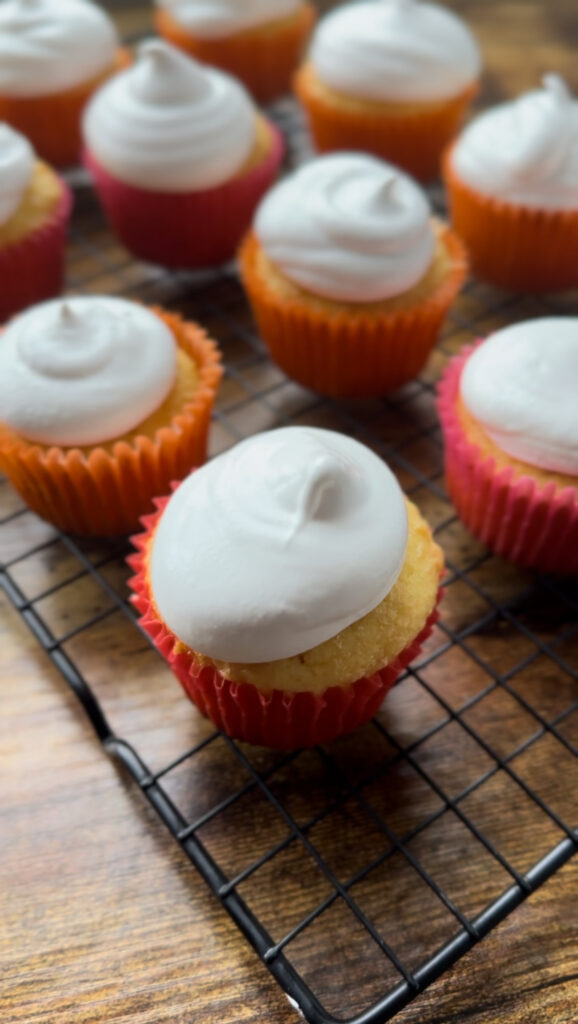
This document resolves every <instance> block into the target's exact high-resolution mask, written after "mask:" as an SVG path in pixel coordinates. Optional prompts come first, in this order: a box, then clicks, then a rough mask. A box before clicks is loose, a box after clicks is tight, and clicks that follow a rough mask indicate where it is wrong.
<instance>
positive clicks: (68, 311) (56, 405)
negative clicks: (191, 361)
mask: <svg viewBox="0 0 578 1024" xmlns="http://www.w3.org/2000/svg"><path fill="white" fill-rule="evenodd" d="M175 374H176V346H175V341H174V338H173V335H172V333H171V331H170V330H169V329H168V327H166V326H165V324H164V323H163V322H162V320H160V319H159V317H158V316H155V314H154V313H152V312H150V311H149V310H148V309H145V308H144V307H143V306H139V305H137V304H136V303H134V302H127V301H126V300H124V299H115V298H109V297H101V296H98V297H96V296H95V297H82V298H72V299H67V300H65V301H64V300H61V299H56V300H54V301H51V302H44V303H41V304H40V305H39V306H34V307H33V308H32V309H30V310H28V311H27V312H25V313H22V314H21V315H20V316H17V317H16V318H15V319H14V320H12V321H11V322H10V323H9V324H8V326H7V327H6V330H5V331H4V332H3V334H2V344H1V345H0V420H1V421H2V422H4V423H6V424H7V425H8V426H9V427H11V428H12V429H13V430H15V431H16V432H17V433H18V434H20V435H21V436H22V437H24V438H26V439H27V440H29V441H39V442H40V443H41V444H45V445H51V444H54V445H65V446H68V445H93V444H100V443H103V442H105V441H109V440H111V439H113V438H115V437H120V436H121V435H122V434H124V433H127V432H128V431H130V430H133V429H134V428H135V427H136V426H138V424H139V423H141V422H142V421H143V420H144V419H146V417H147V416H150V414H151V413H153V412H155V410H156V409H158V408H159V406H160V405H162V403H163V401H164V399H165V398H166V396H167V395H168V393H169V391H170V390H171V387H172V386H173V383H174V379H175Z"/></svg>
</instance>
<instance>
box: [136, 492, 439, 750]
mask: <svg viewBox="0 0 578 1024" xmlns="http://www.w3.org/2000/svg"><path fill="white" fill-rule="evenodd" d="M168 500H169V499H168V498H161V499H159V500H157V501H156V502H155V504H156V505H157V508H158V512H156V513H154V514H153V515H150V516H145V517H144V518H143V520H142V522H143V525H144V526H145V532H144V533H142V534H139V535H137V536H136V537H133V538H132V542H133V544H134V546H135V547H136V548H137V553H136V554H134V555H131V556H129V558H128V562H129V565H130V566H131V568H132V569H133V570H134V571H135V576H134V577H133V578H132V579H131V580H130V586H131V587H132V589H133V590H134V596H133V599H132V600H133V603H134V605H135V607H136V608H137V609H138V611H139V612H140V615H141V618H140V625H141V627H142V628H143V629H144V630H145V632H146V633H147V634H148V635H149V636H150V637H151V639H152V640H153V642H154V645H155V647H156V648H157V650H158V651H159V652H160V654H161V655H162V656H163V658H165V660H166V661H167V662H168V664H169V666H170V668H171V669H172V671H173V672H174V674H175V675H176V677H177V679H178V680H179V682H180V683H181V685H182V686H183V689H184V690H185V692H186V694H187V696H188V697H189V698H190V699H191V700H192V701H193V703H194V704H196V706H197V708H198V709H199V711H200V712H201V713H202V714H203V715H205V716H206V717H207V718H209V719H210V720H211V721H212V722H213V723H214V724H215V725H216V726H217V728H218V729H221V730H222V731H223V732H224V733H226V734H227V735H228V736H230V737H231V738H232V739H237V740H243V741H244V742H246V743H253V744H256V745H258V746H264V747H272V748H274V749H277V750H295V749H298V748H300V747H313V746H316V745H317V744H318V743H328V742H330V741H331V740H334V739H337V737H338V736H343V735H345V734H346V733H349V732H352V731H353V730H354V729H356V728H357V727H358V726H359V725H362V724H363V723H364V722H368V721H369V720H370V719H371V718H373V716H374V715H375V714H376V712H377V711H378V709H379V707H380V705H381V703H382V702H383V699H384V697H385V696H386V694H387V692H388V691H389V690H390V689H391V687H392V686H393V684H394V683H395V680H396V679H397V677H398V676H399V674H400V672H402V671H403V669H404V668H406V666H407V665H409V663H410V662H411V661H413V659H414V658H416V657H417V655H418V654H419V652H420V650H421V646H422V644H423V643H424V641H425V640H426V639H427V638H428V636H429V635H430V633H431V631H432V629H433V626H434V625H435V623H436V621H437V620H438V618H439V612H438V605H439V601H440V599H441V596H442V593H443V591H442V589H441V588H440V590H439V591H438V595H437V600H436V605H435V607H434V609H433V611H432V612H431V614H430V615H429V617H428V619H427V620H426V622H425V624H424V626H423V629H422V630H421V631H420V633H419V634H418V635H417V636H416V637H415V639H414V640H413V641H412V643H411V644H409V645H408V646H407V647H406V648H405V649H404V650H403V651H401V652H400V654H398V656H397V658H395V660H394V661H392V662H391V663H390V664H389V665H386V667H385V668H383V669H381V670H380V671H379V672H376V673H375V674H374V675H372V676H368V677H364V678H362V679H358V680H357V681H356V682H354V683H352V684H351V685H350V686H346V687H342V686H332V687H329V688H328V689H327V690H325V691H324V692H323V693H321V694H314V693H306V692H304V693H288V692H284V691H282V690H273V691H272V692H271V693H262V692H261V691H260V690H259V689H258V688H257V687H256V686H253V685H252V684H250V683H235V682H231V680H229V679H226V678H225V677H224V676H222V675H221V674H220V673H219V672H218V671H217V670H216V669H215V668H214V667H212V666H205V667H202V666H200V665H199V664H198V663H197V662H196V660H195V658H194V655H193V654H192V653H191V652H190V651H189V650H188V649H186V650H183V645H182V644H181V643H180V642H179V640H178V638H177V637H176V635H175V634H174V633H173V632H172V631H171V630H170V629H168V627H167V626H166V625H165V624H164V622H162V620H161V619H160V618H159V617H158V615H157V613H156V610H155V608H154V605H153V602H152V599H151V596H150V589H149V584H148V578H147V564H146V549H147V547H148V545H149V542H150V538H151V536H152V535H153V534H154V530H155V528H156V525H157V522H158V520H159V518H160V516H161V514H162V512H163V510H164V508H165V506H166V504H167V502H168Z"/></svg>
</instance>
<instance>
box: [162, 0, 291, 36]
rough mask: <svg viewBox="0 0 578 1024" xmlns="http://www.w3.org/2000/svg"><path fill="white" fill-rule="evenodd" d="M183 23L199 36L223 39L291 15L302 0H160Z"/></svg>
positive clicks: (176, 19)
mask: <svg viewBox="0 0 578 1024" xmlns="http://www.w3.org/2000/svg"><path fill="white" fill-rule="evenodd" d="M157 2H158V4H159V7H164V8H165V10H167V11H168V12H169V14H171V15H172V16H173V18H174V19H175V21H178V22H179V24H180V25H183V26H184V28H187V29H189V30H190V32H192V33H194V35H196V36H198V37H199V38H200V39H220V38H222V37H224V36H229V35H233V34H234V33H236V32H244V31H245V30H246V29H248V28H255V27H256V26H258V25H266V24H267V23H270V22H272V21H278V20H279V19H281V18H288V17H290V16H291V15H292V14H294V13H295V11H297V10H298V9H299V7H300V5H301V3H302V0H157Z"/></svg>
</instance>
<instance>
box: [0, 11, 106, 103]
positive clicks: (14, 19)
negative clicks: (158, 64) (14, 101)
mask: <svg viewBox="0 0 578 1024" xmlns="http://www.w3.org/2000/svg"><path fill="white" fill-rule="evenodd" d="M117 46H118V36H117V33H116V29H115V27H114V25H113V23H112V21H111V19H110V18H109V17H108V15H107V14H106V12H105V11H104V10H103V9H102V8H101V7H98V6H97V5H96V4H93V3H89V2H88V0H2V3H0V93H1V94H3V95H5V96H42V95H44V94H48V93H53V92H60V91H61V90H64V89H69V88H71V87H72V86H75V85H78V84H79V83H80V82H88V81H90V79H91V78H94V77H95V76H96V75H99V74H100V73H101V72H103V71H106V69H107V68H109V67H110V66H111V65H112V63H113V61H114V57H115V52H116V49H117Z"/></svg>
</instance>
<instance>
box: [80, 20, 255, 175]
mask: <svg viewBox="0 0 578 1024" xmlns="http://www.w3.org/2000/svg"><path fill="white" fill-rule="evenodd" d="M255 117H256V112H255V108H254V107H253V104H252V102H251V100H250V99H249V95H248V93H247V92H246V91H245V89H244V88H243V86H242V85H241V84H240V83H239V82H237V81H236V80H235V79H234V78H232V77H231V76H230V75H226V74H225V73H224V72H222V71H217V70H215V69H214V68H210V67H207V66H206V65H203V64H199V63H198V62H197V61H195V60H193V59H192V58H191V57H187V56H185V54H183V53H181V52H180V51H179V50H177V49H175V47H173V46H171V45H170V44H169V43H165V42H162V41H161V40H160V39H159V40H156V39H155V40H151V41H149V42H146V43H143V44H142V45H141V46H140V47H139V51H138V59H137V61H136V63H135V64H134V65H133V66H132V67H131V68H129V69H128V70H127V71H122V72H121V73H120V74H118V75H115V76H114V77H113V78H111V79H110V80H109V81H108V82H107V83H106V85H104V86H103V87H102V88H101V89H100V90H99V91H98V92H97V94H96V95H95V96H94V97H93V99H92V100H91V102H90V103H89V105H88V107H87V110H86V112H85V115H84V137H85V141H86V144H87V145H88V147H89V149H90V150H91V152H92V155H93V156H95V157H96V159H97V160H98V161H99V163H101V164H102V166H103V167H104V168H105V169H106V170H108V171H110V173H111V174H113V175H115V176H116V177H118V178H120V180H121V181H124V182H126V183H127V184H129V185H136V186H138V187H140V188H144V189H151V190H152V191H171V192H172V191H174V192H188V191H194V190H196V189H203V188H213V187H215V186H217V185H222V184H223V183H224V182H226V181H228V180H229V179H230V178H232V177H234V176H235V174H236V173H237V172H238V171H240V169H241V168H242V166H243V164H244V163H245V162H246V161H247V159H248V158H249V156H250V154H251V152H252V150H253V147H254V145H255Z"/></svg>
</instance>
